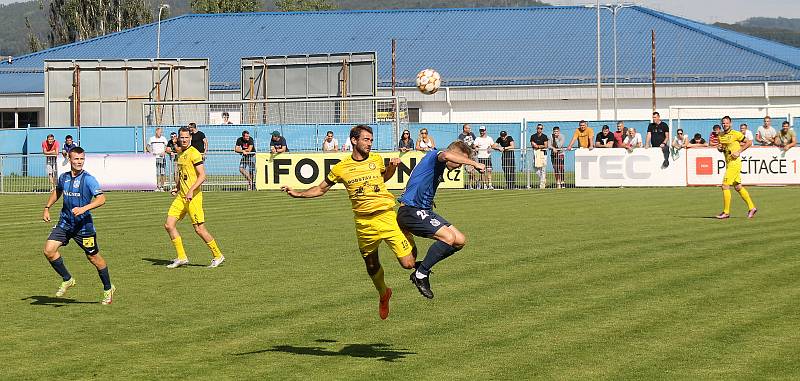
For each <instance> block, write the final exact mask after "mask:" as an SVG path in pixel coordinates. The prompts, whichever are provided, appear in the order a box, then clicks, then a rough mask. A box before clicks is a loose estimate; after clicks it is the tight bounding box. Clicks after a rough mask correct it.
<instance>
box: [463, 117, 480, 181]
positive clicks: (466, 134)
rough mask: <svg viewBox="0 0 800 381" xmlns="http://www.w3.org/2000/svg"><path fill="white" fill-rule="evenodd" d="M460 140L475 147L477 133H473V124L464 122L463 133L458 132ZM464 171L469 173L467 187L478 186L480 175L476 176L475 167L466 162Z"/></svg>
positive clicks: (468, 145)
mask: <svg viewBox="0 0 800 381" xmlns="http://www.w3.org/2000/svg"><path fill="white" fill-rule="evenodd" d="M458 140H460V141H462V142H464V144H466V145H467V147H469V148H470V149H472V150H474V149H475V134H474V133H472V126H470V125H469V123H464V125H463V126H461V133H460V134H458ZM464 172H466V174H467V189H472V188H477V187H478V176H475V167H473V166H471V165H469V164H466V165H464Z"/></svg>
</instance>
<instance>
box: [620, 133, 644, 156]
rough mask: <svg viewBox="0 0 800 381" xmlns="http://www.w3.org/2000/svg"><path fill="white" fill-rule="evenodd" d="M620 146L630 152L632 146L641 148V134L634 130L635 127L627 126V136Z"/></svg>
mask: <svg viewBox="0 0 800 381" xmlns="http://www.w3.org/2000/svg"><path fill="white" fill-rule="evenodd" d="M622 146H623V147H625V148H626V149H627V150H628V152H632V151H633V149H634V148H641V147H642V134H640V133H638V132H636V129H635V128H628V136H626V137H625V140H623V141H622Z"/></svg>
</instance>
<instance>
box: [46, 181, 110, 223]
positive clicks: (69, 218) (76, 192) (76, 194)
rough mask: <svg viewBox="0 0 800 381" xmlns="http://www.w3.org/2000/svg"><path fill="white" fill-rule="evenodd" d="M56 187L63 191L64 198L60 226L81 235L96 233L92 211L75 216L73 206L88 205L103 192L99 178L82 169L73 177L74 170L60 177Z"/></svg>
mask: <svg viewBox="0 0 800 381" xmlns="http://www.w3.org/2000/svg"><path fill="white" fill-rule="evenodd" d="M56 189H57V190H58V191H59V192H62V194H63V198H64V202H63V206H62V207H61V218H60V219H59V221H58V226H59V227H61V228H62V229H64V230H67V231H70V232H73V233H75V234H77V235H80V236H87V235H93V234H95V230H94V223H93V222H92V213H91V212H90V211H87V212H85V213H83V214H81V215H80V216H74V215H72V208H75V207H81V206H86V205H88V204H89V203H90V202H92V198H93V197H95V196H98V195H100V194H102V193H103V191H102V190H101V189H100V184H99V183H98V182H97V179H95V178H94V176H92V175H90V174H88V173H87V172H86V171H81V173H79V174H78V176H75V177H72V172H66V173H62V174H61V176H59V177H58V185H57V188H56Z"/></svg>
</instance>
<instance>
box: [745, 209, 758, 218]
mask: <svg viewBox="0 0 800 381" xmlns="http://www.w3.org/2000/svg"><path fill="white" fill-rule="evenodd" d="M756 212H758V209H756V208H753V209H750V210H748V211H747V218H753V217H755V216H756Z"/></svg>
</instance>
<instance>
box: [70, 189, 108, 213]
mask: <svg viewBox="0 0 800 381" xmlns="http://www.w3.org/2000/svg"><path fill="white" fill-rule="evenodd" d="M105 203H106V195H105V194H102V193H101V194H99V195H97V197H95V198H94V199H92V202H90V203H88V204H86V205H85V206H80V207H78V206H76V207H74V208H72V215H73V216H76V217H77V216H80V215H81V214H84V213H86V212H88V211H90V210H92V209H95V208H99V207H101V206H103V205H105Z"/></svg>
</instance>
